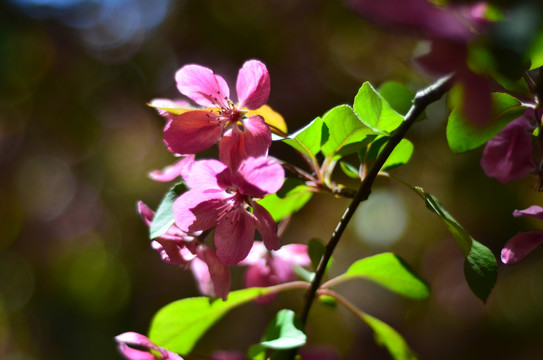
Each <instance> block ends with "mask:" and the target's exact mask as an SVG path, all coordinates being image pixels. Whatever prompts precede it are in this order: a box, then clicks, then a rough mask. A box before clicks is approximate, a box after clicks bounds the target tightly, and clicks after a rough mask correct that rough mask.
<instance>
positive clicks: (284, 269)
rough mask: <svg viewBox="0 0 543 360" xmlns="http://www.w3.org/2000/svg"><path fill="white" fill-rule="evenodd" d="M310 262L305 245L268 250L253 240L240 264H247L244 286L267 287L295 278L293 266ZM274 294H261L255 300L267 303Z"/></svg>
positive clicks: (305, 264) (290, 245) (291, 245)
mask: <svg viewBox="0 0 543 360" xmlns="http://www.w3.org/2000/svg"><path fill="white" fill-rule="evenodd" d="M310 263H311V260H310V259H309V255H308V254H307V245H302V244H289V245H285V246H282V247H281V248H280V249H279V250H277V251H268V250H267V249H266V247H265V246H264V244H263V243H262V242H259V241H255V242H254V244H253V247H252V248H251V251H250V252H249V255H247V257H246V258H245V260H243V261H242V262H241V263H240V265H249V268H248V269H247V272H246V273H245V287H247V288H249V287H267V286H273V285H278V284H282V283H286V282H289V281H293V280H294V279H296V274H295V272H294V266H295V265H299V266H307V265H309V264H310ZM274 298H275V294H272V295H268V296H262V297H260V298H258V299H256V300H255V301H256V302H259V303H267V302H269V301H271V300H273V299H274Z"/></svg>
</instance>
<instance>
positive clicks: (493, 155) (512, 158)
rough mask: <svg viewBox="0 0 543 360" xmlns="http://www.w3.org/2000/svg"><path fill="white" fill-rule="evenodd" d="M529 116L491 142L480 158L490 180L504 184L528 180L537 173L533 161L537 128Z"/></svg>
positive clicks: (506, 128) (509, 126)
mask: <svg viewBox="0 0 543 360" xmlns="http://www.w3.org/2000/svg"><path fill="white" fill-rule="evenodd" d="M530 112H533V110H532V109H529V110H527V111H526V112H525V113H524V115H522V116H521V117H519V118H518V119H515V120H513V121H512V122H510V123H509V124H507V126H505V128H503V130H502V131H501V132H500V133H499V134H498V135H496V136H495V137H494V138H492V139H491V140H489V141H488V142H487V144H486V146H485V149H484V151H483V156H482V157H481V167H482V168H483V170H484V172H485V174H486V175H487V176H489V177H493V178H496V179H498V181H500V182H501V183H507V182H509V181H511V180H517V179H521V178H523V177H525V176H526V175H528V174H529V173H531V172H533V171H534V170H535V169H536V166H535V164H534V161H533V159H532V133H533V131H534V130H535V124H534V123H532V121H531V116H530Z"/></svg>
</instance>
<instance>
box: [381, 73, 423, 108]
mask: <svg viewBox="0 0 543 360" xmlns="http://www.w3.org/2000/svg"><path fill="white" fill-rule="evenodd" d="M379 94H380V95H381V96H382V97H383V99H385V101H386V102H387V103H388V104H389V105H390V107H391V108H392V109H393V110H394V111H396V112H397V113H398V114H407V112H408V111H409V109H410V108H411V105H412V101H413V98H414V97H415V94H413V92H412V91H411V90H409V89H408V88H407V86H405V85H403V84H401V83H399V82H396V81H387V82H385V83H384V84H382V85H381V86H380V87H379Z"/></svg>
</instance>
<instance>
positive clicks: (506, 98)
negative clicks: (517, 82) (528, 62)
mask: <svg viewBox="0 0 543 360" xmlns="http://www.w3.org/2000/svg"><path fill="white" fill-rule="evenodd" d="M524 110H525V108H524V107H523V106H522V104H521V103H520V101H519V100H517V99H516V98H514V97H512V96H511V95H508V94H505V93H492V121H491V122H490V123H489V124H488V125H486V126H482V127H481V126H477V125H475V124H473V123H471V122H470V121H469V120H468V119H466V118H465V117H464V115H463V114H462V111H461V107H460V106H455V107H454V108H453V111H452V112H451V114H450V116H449V122H448V123H447V141H448V142H449V147H450V148H451V150H452V151H454V152H457V153H460V152H464V151H468V150H472V149H475V148H477V147H479V146H481V145H483V144H484V143H486V142H487V141H488V140H490V139H492V138H493V137H494V136H496V135H497V134H498V133H499V132H500V131H501V130H502V129H503V128H504V127H505V125H507V124H509V123H510V122H511V121H513V120H514V119H516V118H518V117H519V116H521V115H522V114H523V113H524Z"/></svg>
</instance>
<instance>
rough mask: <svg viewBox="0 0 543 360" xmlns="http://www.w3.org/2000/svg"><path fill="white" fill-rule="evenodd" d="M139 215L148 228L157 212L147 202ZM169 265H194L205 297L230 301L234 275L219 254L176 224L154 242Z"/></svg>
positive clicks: (193, 269)
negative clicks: (215, 297)
mask: <svg viewBox="0 0 543 360" xmlns="http://www.w3.org/2000/svg"><path fill="white" fill-rule="evenodd" d="M138 212H139V213H140V216H141V217H142V219H143V221H144V222H145V224H146V225H147V226H150V225H151V222H152V221H153V218H154V216H155V213H154V212H153V210H151V209H150V208H149V207H148V206H147V205H145V204H144V203H143V202H141V201H140V202H138ZM151 246H152V248H153V249H155V250H156V251H157V252H158V253H159V254H160V257H161V258H162V261H164V262H165V263H167V264H171V265H177V266H180V267H183V268H187V267H189V266H190V268H191V270H192V272H193V274H194V277H195V278H196V281H197V283H198V287H199V289H200V291H201V292H202V294H204V295H208V296H219V297H221V298H222V299H224V300H226V297H227V296H228V292H229V291H230V284H231V278H230V272H229V271H228V268H227V267H226V266H225V265H224V264H223V263H222V262H221V261H220V260H219V258H218V257H217V255H216V254H215V251H214V250H213V249H211V248H209V247H208V246H206V245H205V244H203V243H201V242H199V241H198V240H197V239H196V238H195V233H193V235H189V234H187V233H185V232H183V231H181V230H180V229H179V228H178V227H177V226H176V225H175V224H173V225H172V226H171V227H170V229H168V231H167V232H166V233H165V234H163V235H161V236H160V237H158V238H156V239H154V240H153V241H152V242H151Z"/></svg>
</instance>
